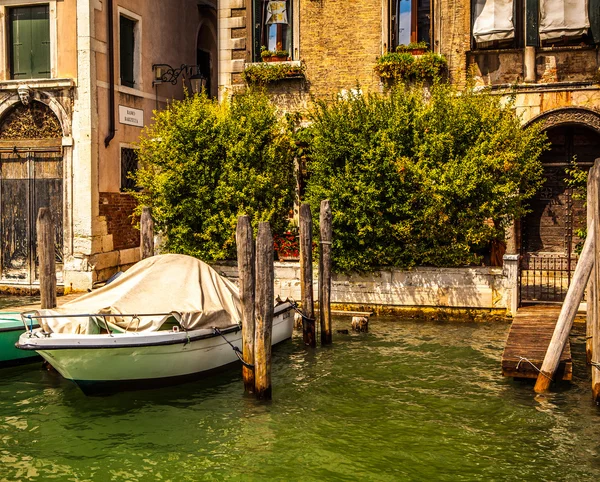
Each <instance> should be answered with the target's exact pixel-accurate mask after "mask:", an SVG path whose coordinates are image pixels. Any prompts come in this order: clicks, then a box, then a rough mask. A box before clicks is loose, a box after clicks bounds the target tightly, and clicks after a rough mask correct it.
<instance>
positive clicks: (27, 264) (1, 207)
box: [0, 148, 63, 284]
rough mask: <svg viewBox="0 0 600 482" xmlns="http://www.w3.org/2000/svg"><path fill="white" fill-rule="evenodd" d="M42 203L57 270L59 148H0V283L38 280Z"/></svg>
mask: <svg viewBox="0 0 600 482" xmlns="http://www.w3.org/2000/svg"><path fill="white" fill-rule="evenodd" d="M41 207H48V208H49V209H50V212H51V213H52V219H53V221H54V227H55V233H56V234H55V253H56V270H57V276H58V279H59V281H62V279H61V278H62V271H63V158H62V150H61V148H45V149H44V150H43V151H36V150H34V149H17V148H14V149H13V150H12V151H11V152H0V281H1V282H10V283H23V284H32V283H34V282H35V281H37V280H38V279H39V276H38V266H39V262H38V257H37V252H36V251H37V249H36V248H37V243H36V239H37V237H36V218H37V213H38V211H39V209H40V208H41Z"/></svg>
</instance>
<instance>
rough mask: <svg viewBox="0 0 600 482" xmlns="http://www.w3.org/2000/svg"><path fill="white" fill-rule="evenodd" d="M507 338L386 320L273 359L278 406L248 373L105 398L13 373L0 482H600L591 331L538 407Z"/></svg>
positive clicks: (486, 330)
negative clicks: (515, 377)
mask: <svg viewBox="0 0 600 482" xmlns="http://www.w3.org/2000/svg"><path fill="white" fill-rule="evenodd" d="M346 324H347V322H345V321H340V320H336V323H335V324H334V329H337V328H340V329H341V328H348V326H346ZM507 330H508V325H506V324H503V323H490V324H474V323H473V324H469V323H465V324H451V323H438V322H435V321H428V322H418V321H415V320H399V319H394V318H384V317H381V318H374V319H373V320H371V323H370V332H369V333H360V334H358V333H350V334H348V335H338V336H337V337H335V339H334V346H332V347H330V348H327V349H320V348H319V349H317V350H316V351H313V350H310V349H307V348H305V347H304V346H303V345H302V341H301V339H300V337H296V338H295V339H294V340H292V341H290V342H288V343H286V344H284V345H282V346H280V347H278V348H277V349H276V350H275V351H274V353H273V363H274V371H273V376H272V378H273V392H274V400H273V402H272V403H263V402H258V401H256V400H254V399H252V398H249V397H245V396H244V395H243V388H242V382H241V375H240V371H239V370H238V369H233V370H230V371H227V372H225V373H223V374H221V375H220V376H218V377H212V378H210V379H207V380H202V381H198V382H194V383H188V384H185V385H181V386H177V387H170V388H165V389H161V390H149V391H140V392H126V393H120V394H116V395H114V396H110V397H104V398H95V397H92V398H88V397H85V396H84V395H83V394H82V393H81V392H80V391H79V389H78V388H77V387H76V386H75V385H74V384H72V383H70V382H67V381H65V380H63V379H61V378H60V377H57V376H56V375H55V374H52V373H48V372H45V371H43V370H41V369H40V368H39V365H32V366H29V367H21V368H13V369H8V370H6V371H3V372H2V373H1V375H0V448H1V449H0V464H1V466H2V474H1V476H0V480H2V478H6V479H7V480H17V479H21V480H46V479H48V478H55V479H57V480H73V479H77V480H97V479H102V480H124V479H127V480H156V479H160V478H162V479H165V480H166V479H171V480H200V479H211V480H228V479H235V480H265V479H281V480H290V479H293V480H375V481H378V480H382V481H388V480H422V479H427V478H429V479H434V480H457V479H463V480H481V479H482V478H489V479H491V480H571V479H572V480H584V479H586V480H589V479H591V478H593V477H594V478H595V477H597V476H598V475H600V467H599V464H598V462H597V461H596V457H597V455H598V453H599V452H600V446H599V443H598V441H597V440H598V439H597V437H596V435H595V427H597V424H598V422H600V417H599V412H598V408H597V407H595V406H594V405H593V404H592V403H591V397H590V392H589V387H590V382H589V376H588V373H587V368H586V367H585V363H584V362H578V361H577V359H578V358H579V359H580V360H584V359H585V347H584V345H585V336H584V335H583V336H580V335H577V336H575V337H573V339H572V343H573V354H574V357H576V363H575V365H574V382H573V384H571V385H569V384H567V385H561V386H560V387H559V388H558V389H557V390H554V391H553V392H552V393H551V394H550V395H546V396H544V397H535V396H534V393H533V384H532V383H522V382H514V381H512V380H507V379H504V378H502V377H501V375H500V356H501V353H502V349H503V346H504V341H505V339H506V333H507ZM334 333H335V331H334Z"/></svg>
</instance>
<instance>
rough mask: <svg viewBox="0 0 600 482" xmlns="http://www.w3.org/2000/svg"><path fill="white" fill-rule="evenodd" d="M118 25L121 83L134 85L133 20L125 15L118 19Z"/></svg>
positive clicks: (128, 85)
mask: <svg viewBox="0 0 600 482" xmlns="http://www.w3.org/2000/svg"><path fill="white" fill-rule="evenodd" d="M119 27H120V38H119V51H120V55H121V62H120V66H121V84H122V85H126V86H127V87H133V86H134V83H135V82H134V77H133V61H134V59H133V53H134V49H135V45H134V37H133V34H134V27H135V21H133V20H130V19H128V18H126V17H121V18H120V20H119Z"/></svg>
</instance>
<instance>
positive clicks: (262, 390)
mask: <svg viewBox="0 0 600 482" xmlns="http://www.w3.org/2000/svg"><path fill="white" fill-rule="evenodd" d="M273 257H274V252H273V236H272V235H271V227H270V225H269V223H268V222H261V223H259V225H258V235H257V237H256V311H255V337H254V390H255V394H256V398H258V399H263V400H270V399H271V396H272V393H271V338H272V331H273V308H274V303H275V296H274V291H275V286H274V281H275V276H274V267H273Z"/></svg>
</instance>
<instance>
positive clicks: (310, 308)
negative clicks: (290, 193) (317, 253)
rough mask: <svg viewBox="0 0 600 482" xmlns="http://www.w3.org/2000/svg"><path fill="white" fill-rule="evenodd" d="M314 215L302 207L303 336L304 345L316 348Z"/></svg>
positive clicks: (302, 205)
mask: <svg viewBox="0 0 600 482" xmlns="http://www.w3.org/2000/svg"><path fill="white" fill-rule="evenodd" d="M312 260H313V258H312V214H311V212H310V206H309V205H308V204H301V205H300V286H301V293H302V313H303V314H304V316H303V317H302V336H303V339H304V344H305V345H307V346H311V347H313V348H315V347H316V346H317V336H316V329H315V328H316V327H315V302H314V295H313V264H312Z"/></svg>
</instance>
